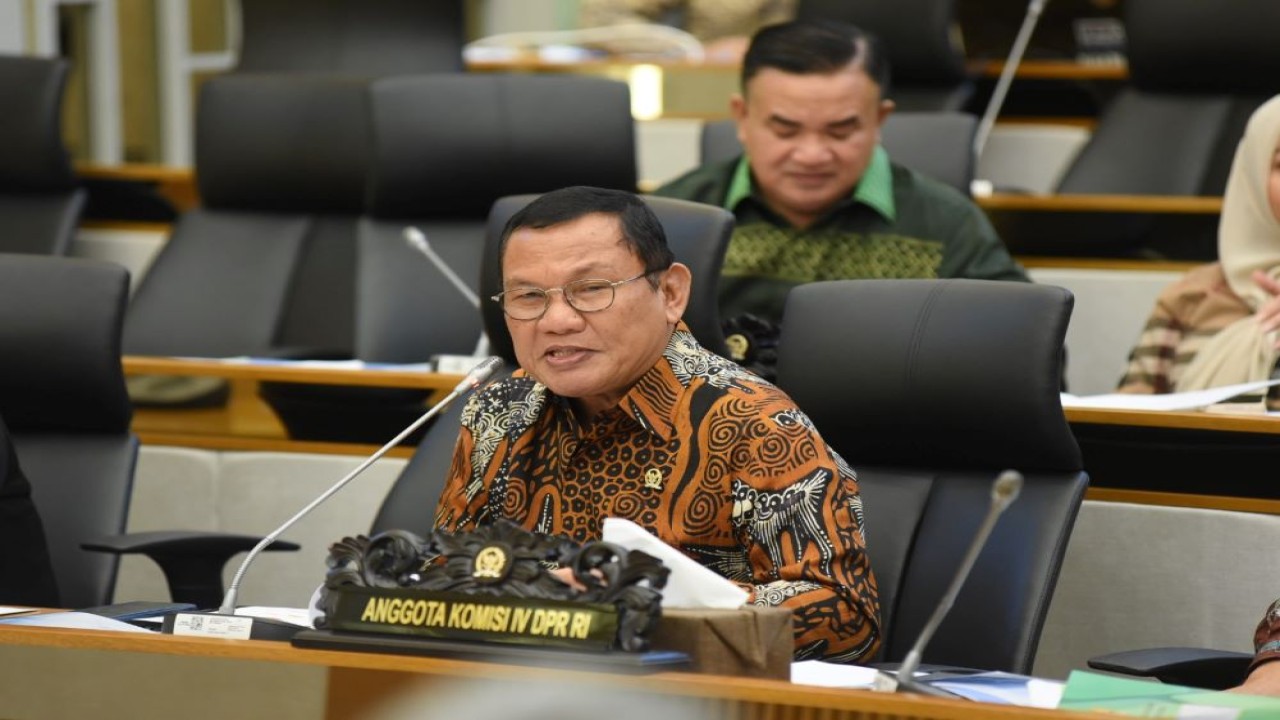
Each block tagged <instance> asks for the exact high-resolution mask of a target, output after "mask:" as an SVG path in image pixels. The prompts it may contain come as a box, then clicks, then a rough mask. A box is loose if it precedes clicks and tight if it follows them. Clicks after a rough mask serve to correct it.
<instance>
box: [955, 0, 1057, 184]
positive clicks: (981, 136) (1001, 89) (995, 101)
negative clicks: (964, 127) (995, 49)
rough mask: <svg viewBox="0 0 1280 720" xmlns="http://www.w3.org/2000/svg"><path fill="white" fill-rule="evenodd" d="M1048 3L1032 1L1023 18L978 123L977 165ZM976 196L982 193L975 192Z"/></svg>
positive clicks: (980, 181) (975, 157)
mask: <svg viewBox="0 0 1280 720" xmlns="http://www.w3.org/2000/svg"><path fill="white" fill-rule="evenodd" d="M1048 2H1049V0H1031V3H1030V4H1029V5H1027V14H1026V15H1025V16H1024V17H1023V18H1022V26H1021V27H1020V28H1018V35H1017V36H1016V37H1015V38H1014V40H1013V48H1012V49H1011V50H1010V51H1009V57H1008V59H1007V60H1005V63H1004V68H1003V69H1002V70H1001V71H1000V79H999V80H997V81H996V87H995V90H994V91H993V92H992V93H991V101H990V102H988V103H987V109H986V111H985V112H983V113H982V120H981V121H979V122H978V130H977V132H975V133H974V135H973V161H974V162H975V163H976V162H978V161H979V160H981V159H982V151H983V150H985V149H986V147H987V139H988V138H989V137H990V136H991V129H992V127H994V126H995V124H996V116H998V115H999V114H1000V109H1001V108H1002V107H1004V99H1005V96H1006V95H1008V93H1009V86H1010V85H1012V84H1013V76H1014V74H1015V73H1017V72H1018V66H1019V65H1021V64H1022V56H1023V54H1024V53H1025V52H1026V51H1027V43H1029V42H1030V41H1031V33H1032V32H1034V31H1035V29H1036V24H1037V23H1039V22H1040V13H1041V12H1043V11H1044V6H1045V5H1047V4H1048ZM978 183H984V184H985V185H990V182H989V181H985V180H975V181H974V184H975V185H977V184H978ZM974 194H975V195H977V194H980V193H977V192H974ZM982 194H990V193H989V192H988V193H982Z"/></svg>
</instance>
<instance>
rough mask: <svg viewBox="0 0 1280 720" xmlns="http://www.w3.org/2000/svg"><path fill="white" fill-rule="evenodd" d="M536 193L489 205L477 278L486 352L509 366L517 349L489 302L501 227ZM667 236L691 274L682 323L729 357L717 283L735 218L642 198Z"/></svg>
mask: <svg viewBox="0 0 1280 720" xmlns="http://www.w3.org/2000/svg"><path fill="white" fill-rule="evenodd" d="M535 197H537V196H535V195H517V196H512V197H505V198H502V199H501V200H499V201H498V202H496V203H494V204H493V211H492V212H490V213H489V227H488V233H487V235H486V238H485V249H484V265H483V269H482V270H481V274H480V291H481V292H480V296H481V298H482V300H481V305H480V307H481V309H482V311H483V313H482V314H483V316H484V327H485V332H487V333H488V335H489V346H490V350H491V352H492V353H493V354H494V355H499V356H501V357H502V358H503V359H504V360H506V361H507V362H508V363H509V364H511V365H512V366H513V367H514V365H515V350H514V349H513V347H512V345H511V335H510V334H509V333H508V332H507V324H506V321H505V320H504V319H503V315H502V308H500V307H499V306H498V304H497V303H495V302H491V301H489V300H488V298H489V297H492V296H493V295H496V294H498V293H500V292H502V269H501V260H502V258H501V257H500V256H499V252H498V249H499V244H500V243H501V241H502V229H503V228H504V227H505V226H506V224H507V221H508V220H510V219H511V216H512V215H515V214H516V212H517V211H519V210H520V209H521V208H523V207H524V206H525V205H528V204H529V203H530V202H532V201H533V200H534V198H535ZM644 201H645V202H646V203H648V204H649V207H650V208H652V209H653V211H654V213H655V214H656V215H657V216H658V220H659V221H660V222H661V223H662V227H663V229H664V230H665V231H666V234H667V244H668V245H669V246H670V247H671V251H672V253H674V254H675V257H676V260H677V261H679V262H682V263H684V264H685V265H688V266H689V270H690V271H691V273H692V275H693V283H692V292H691V294H690V297H689V304H688V306H687V307H686V308H685V311H684V322H685V323H686V324H687V325H688V326H689V330H690V331H692V332H693V336H694V337H696V338H697V339H698V342H700V343H702V345H703V347H705V348H707V349H708V350H710V351H711V352H713V353H716V354H717V355H721V356H724V357H728V352H729V351H728V348H727V347H726V345H725V340H724V331H723V330H722V328H721V325H720V308H719V304H718V303H719V300H718V297H719V283H720V268H721V266H722V265H723V264H724V254H725V250H726V249H727V248H728V246H729V238H730V236H731V235H732V234H733V215H731V214H730V213H729V212H728V211H726V210H724V209H722V208H718V207H715V206H713V205H705V204H702V203H694V202H689V201H687V200H676V199H674V198H663V197H654V196H645V197H644Z"/></svg>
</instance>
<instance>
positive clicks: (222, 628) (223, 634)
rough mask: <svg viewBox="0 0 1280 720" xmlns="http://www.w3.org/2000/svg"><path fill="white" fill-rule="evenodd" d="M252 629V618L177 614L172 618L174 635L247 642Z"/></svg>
mask: <svg viewBox="0 0 1280 720" xmlns="http://www.w3.org/2000/svg"><path fill="white" fill-rule="evenodd" d="M252 629H253V618H251V617H241V616H239V615H212V614H210V615H204V614H198V613H178V614H177V615H175V616H174V617H173V634H174V635H195V636H198V637H216V638H231V639H233V640H248V639H249V632H250V631H251V630H252Z"/></svg>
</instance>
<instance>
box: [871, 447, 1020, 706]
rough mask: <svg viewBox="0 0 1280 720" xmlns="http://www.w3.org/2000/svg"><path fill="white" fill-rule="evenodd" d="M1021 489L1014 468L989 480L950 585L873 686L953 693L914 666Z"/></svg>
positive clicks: (894, 689)
mask: <svg viewBox="0 0 1280 720" xmlns="http://www.w3.org/2000/svg"><path fill="white" fill-rule="evenodd" d="M1021 490H1022V473H1020V472H1018V471H1017V470H1005V471H1004V472H1002V473H1000V475H999V476H997V477H996V479H995V482H993V483H992V484H991V505H989V506H988V507H987V515H986V517H984V518H983V519H982V524H981V525H979V526H978V531H977V532H976V533H975V534H974V536H973V540H971V541H969V549H968V550H967V551H966V552H965V555H964V559H962V560H961V561H960V567H959V568H957V570H956V574H955V577H953V578H952V579H951V585H950V586H948V587H947V591H946V593H944V594H943V596H942V599H941V600H939V601H938V606H937V607H936V608H934V610H933V614H932V615H930V616H929V621H928V622H927V623H925V625H924V627H923V628H922V629H921V630H920V636H919V637H917V638H916V642H915V644H914V645H912V646H911V650H909V651H908V652H907V656H906V657H905V658H903V660H902V663H901V664H900V665H898V671H897V674H896V676H894V675H890V674H888V673H886V672H884V671H880V672H879V673H877V675H876V684H875V689H876V690H880V691H885V692H893V691H900V692H915V693H920V694H922V695H937V696H941V697H952V698H953V697H956V696H955V695H953V694H951V693H949V692H946V691H945V690H939V689H938V688H935V687H930V686H929V685H926V684H924V683H921V682H917V681H916V679H915V673H916V669H917V668H919V667H920V658H921V656H922V655H923V653H924V648H925V646H926V645H928V644H929V641H930V640H932V639H933V634H934V633H935V632H937V630H938V626H939V625H941V624H942V620H943V619H944V618H946V616H947V613H948V612H950V610H951V606H952V605H953V604H954V603H955V601H956V596H957V595H959V594H960V588H961V587H963V586H964V581H965V580H967V579H968V577H969V572H970V571H971V570H973V564H974V562H976V561H977V559H978V555H979V554H981V553H982V549H983V548H984V547H986V545H987V539H988V538H989V537H991V530H992V529H993V528H994V527H995V525H996V521H997V520H999V519H1000V513H1002V512H1004V510H1005V508H1007V507H1009V504H1010V503H1012V502H1013V501H1014V500H1015V499H1017V497H1018V493H1019V492H1020V491H1021Z"/></svg>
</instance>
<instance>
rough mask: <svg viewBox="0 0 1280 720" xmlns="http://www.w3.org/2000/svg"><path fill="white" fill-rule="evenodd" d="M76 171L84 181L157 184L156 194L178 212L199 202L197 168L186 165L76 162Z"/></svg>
mask: <svg viewBox="0 0 1280 720" xmlns="http://www.w3.org/2000/svg"><path fill="white" fill-rule="evenodd" d="M75 173H76V175H77V176H79V177H80V178H82V179H85V180H104V181H112V182H128V183H141V184H146V185H153V186H155V189H156V193H157V194H158V195H159V196H160V197H162V198H164V199H165V200H168V201H169V202H170V203H171V204H172V205H173V207H174V209H176V210H177V211H178V212H183V211H185V210H190V209H192V208H194V207H196V206H197V205H199V204H200V191H199V188H197V187H196V181H195V171H194V170H192V169H191V168H187V167H172V166H169V165H148V164H141V163H126V164H123V165H94V164H90V163H82V164H78V165H76V168H75Z"/></svg>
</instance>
